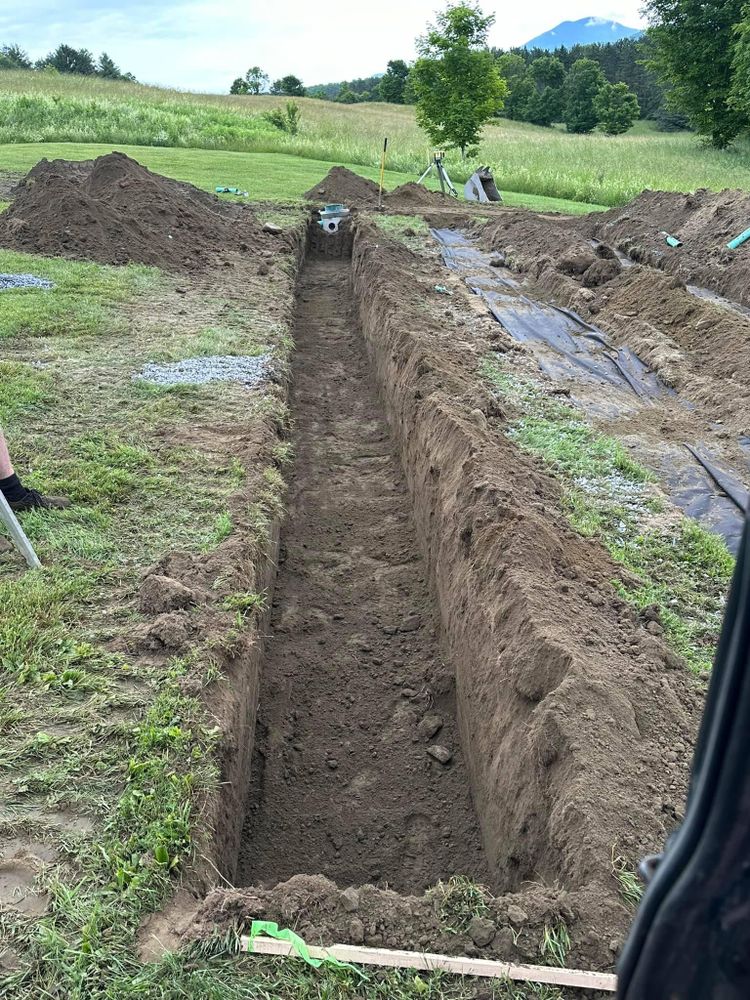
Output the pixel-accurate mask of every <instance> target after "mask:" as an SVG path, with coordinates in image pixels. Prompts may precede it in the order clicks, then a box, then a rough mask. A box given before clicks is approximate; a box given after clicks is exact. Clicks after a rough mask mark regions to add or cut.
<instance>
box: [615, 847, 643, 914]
mask: <svg viewBox="0 0 750 1000" xmlns="http://www.w3.org/2000/svg"><path fill="white" fill-rule="evenodd" d="M612 877H613V878H614V880H615V881H616V882H617V885H618V887H619V890H620V895H621V896H622V898H623V899H624V900H625V902H626V903H627V904H628V905H629V906H632V907H633V909H635V908H636V907H637V906H638V904H639V903H640V901H641V898H642V897H643V883H642V882H641V880H640V879H639V878H638V874H637V872H636V871H635V870H634V868H633V866H632V865H631V864H630V862H629V861H628V860H627V858H624V857H623V856H622V855H621V854H618V853H617V845H616V844H614V845H613V847H612Z"/></svg>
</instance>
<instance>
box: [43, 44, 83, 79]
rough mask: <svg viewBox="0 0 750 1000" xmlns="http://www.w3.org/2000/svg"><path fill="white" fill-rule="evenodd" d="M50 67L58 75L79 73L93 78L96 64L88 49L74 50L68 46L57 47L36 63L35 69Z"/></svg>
mask: <svg viewBox="0 0 750 1000" xmlns="http://www.w3.org/2000/svg"><path fill="white" fill-rule="evenodd" d="M47 66H51V67H52V69H56V70H57V72H58V73H80V74H81V75H82V76H93V75H94V74H95V73H96V63H95V62H94V57H93V55H92V54H91V53H90V52H89V50H88V49H74V48H72V47H71V46H70V45H58V46H57V48H56V49H55V51H54V52H50V54H49V55H48V56H46V57H45V58H44V59H40V60H39V62H38V63H37V69H44V68H45V67H47Z"/></svg>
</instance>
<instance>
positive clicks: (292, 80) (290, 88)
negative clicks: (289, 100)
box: [271, 73, 305, 97]
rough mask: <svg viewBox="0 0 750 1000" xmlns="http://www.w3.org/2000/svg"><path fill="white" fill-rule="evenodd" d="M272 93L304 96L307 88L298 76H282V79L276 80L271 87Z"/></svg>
mask: <svg viewBox="0 0 750 1000" xmlns="http://www.w3.org/2000/svg"><path fill="white" fill-rule="evenodd" d="M271 93H272V94H286V95H287V96H288V97H304V96H305V88H304V85H303V83H302V81H301V80H300V78H299V77H298V76H293V75H292V74H291V73H290V74H289V76H282V78H281V79H280V80H274V82H273V86H272V87H271Z"/></svg>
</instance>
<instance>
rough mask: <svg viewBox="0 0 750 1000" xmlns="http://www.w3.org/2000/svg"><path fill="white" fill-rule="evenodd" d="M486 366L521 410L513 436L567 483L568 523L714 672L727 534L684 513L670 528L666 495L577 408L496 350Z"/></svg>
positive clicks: (626, 589)
mask: <svg viewBox="0 0 750 1000" xmlns="http://www.w3.org/2000/svg"><path fill="white" fill-rule="evenodd" d="M482 373H483V375H484V376H485V378H487V379H489V381H490V382H491V383H492V385H493V386H494V387H495V389H496V391H497V392H499V393H500V394H501V395H502V396H503V397H504V398H506V399H507V400H508V401H509V402H511V403H512V404H513V406H514V407H515V409H516V412H517V414H518V416H517V417H516V418H515V419H514V420H512V421H511V423H510V426H509V429H508V433H509V436H510V437H511V438H513V440H515V441H516V442H517V443H518V444H519V446H520V447H522V448H524V449H526V450H527V451H529V452H532V453H533V454H535V455H539V456H541V457H542V458H543V459H544V460H545V462H547V463H548V465H549V467H550V469H551V471H552V472H553V473H554V474H555V475H556V476H557V477H558V478H559V479H560V480H561V482H562V484H563V486H564V492H563V509H564V511H565V513H566V515H567V517H568V519H569V520H570V522H571V524H572V525H573V526H574V527H575V528H576V529H577V530H578V531H579V532H580V533H581V534H583V535H587V536H593V537H596V538H599V539H600V540H601V541H602V543H603V544H604V545H605V547H606V548H607V550H608V551H609V553H610V554H611V555H612V557H613V558H614V559H615V561H616V562H618V563H620V564H621V565H623V566H624V567H626V568H627V569H628V570H629V571H630V573H631V574H632V575H634V576H635V578H637V579H638V580H639V581H640V583H639V584H638V585H633V583H632V582H630V583H628V584H627V585H626V584H624V583H622V582H620V581H614V582H615V586H616V589H617V590H618V591H619V593H620V595H621V596H622V597H623V598H624V599H625V600H626V601H628V602H629V603H630V604H632V605H633V606H634V607H635V608H637V609H638V610H639V611H645V610H646V609H648V608H656V609H657V615H658V619H659V622H660V624H661V627H662V628H663V630H664V636H665V638H666V640H667V641H668V642H669V644H670V645H671V646H672V648H673V649H674V650H675V651H676V652H678V653H679V654H680V655H681V656H683V657H684V658H685V660H686V661H687V663H688V664H689V665H690V667H691V668H692V669H693V670H695V671H696V672H697V673H699V674H703V673H705V672H706V671H708V670H710V668H711V664H712V661H713V656H714V652H715V648H716V642H717V640H718V635H719V631H720V628H721V621H722V616H723V610H724V602H725V598H726V594H727V591H728V589H729V582H730V580H731V575H732V570H733V566H734V559H733V557H732V556H731V554H730V553H729V551H728V550H727V548H726V545H725V544H724V542H723V541H722V539H721V538H719V537H718V536H716V535H714V534H712V533H711V532H709V531H706V530H705V529H704V528H702V527H701V526H700V525H699V524H698V523H697V522H695V521H693V520H692V519H690V518H687V517H684V516H682V515H681V514H679V512H677V511H674V512H673V515H674V516H673V517H672V518H671V519H669V520H668V522H667V523H666V526H665V525H664V524H663V521H664V518H663V514H664V512H665V510H666V507H667V501H666V499H665V498H664V497H663V496H662V495H661V494H660V492H659V490H658V488H657V487H656V484H655V483H654V482H653V481H652V479H653V477H652V476H651V474H650V473H649V472H648V471H647V470H646V469H644V468H643V466H641V465H639V463H637V462H635V461H634V460H633V459H632V458H631V457H630V455H629V454H628V452H627V450H626V449H625V448H623V446H622V444H621V443H620V442H619V441H618V440H617V439H616V438H614V437H610V436H608V435H605V434H600V433H599V432H598V431H596V430H595V429H594V428H593V427H592V426H591V425H590V424H589V423H587V422H586V421H585V420H584V419H583V418H582V416H581V414H580V411H578V410H576V409H575V408H574V407H572V406H569V405H566V404H563V403H560V402H559V401H557V399H555V398H551V397H549V396H547V395H545V393H544V390H543V389H542V388H541V386H540V385H539V384H538V383H537V382H536V381H534V380H533V379H531V378H528V377H525V376H524V377H522V376H519V375H517V374H514V373H512V372H510V371H509V370H507V369H506V368H505V366H504V365H503V364H502V363H501V362H499V361H497V360H496V359H495V358H494V357H492V358H489V359H487V360H485V362H484V363H483V365H482Z"/></svg>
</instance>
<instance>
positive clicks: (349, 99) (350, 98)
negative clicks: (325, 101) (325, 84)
mask: <svg viewBox="0 0 750 1000" xmlns="http://www.w3.org/2000/svg"><path fill="white" fill-rule="evenodd" d="M335 100H336V103H337V104H356V103H357V95H356V94H355V93H354V91H353V90H352V89H351V87H350V86H349V85H348V84H346V83H345V84H344V85H343V86H342V87H341V90H340V91H339V92H338V95H337V96H336V98H335Z"/></svg>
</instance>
